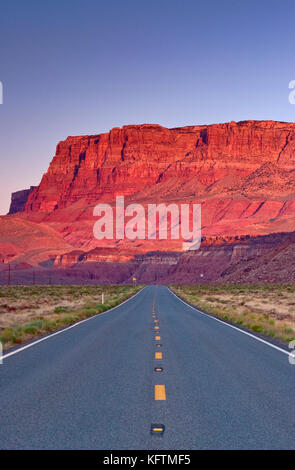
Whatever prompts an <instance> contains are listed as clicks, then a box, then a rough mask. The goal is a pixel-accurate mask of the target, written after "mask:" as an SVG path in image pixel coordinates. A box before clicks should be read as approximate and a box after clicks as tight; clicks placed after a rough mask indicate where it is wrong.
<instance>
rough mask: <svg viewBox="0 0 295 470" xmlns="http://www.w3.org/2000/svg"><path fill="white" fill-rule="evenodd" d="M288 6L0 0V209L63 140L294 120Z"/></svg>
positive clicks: (265, 0) (294, 69) (291, 6)
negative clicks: (124, 129) (129, 127)
mask: <svg viewBox="0 0 295 470" xmlns="http://www.w3.org/2000/svg"><path fill="white" fill-rule="evenodd" d="M294 13H295V3H294V2H293V1H289V0H283V1H282V0H280V1H279V0H275V1H274V0H256V1H252V0H247V1H245V2H242V1H239V0H235V1H234V0H218V1H215V0H206V1H199V0H182V1H178V0H169V1H166V0H157V1H155V0H149V1H140V0H137V1H133V0H132V1H129V0H124V1H114V0H113V1H112V0H109V1H100V0H83V1H82V0H51V1H47V0H26V1H23V0H17V1H15V0H2V1H0V81H1V82H2V83H3V87H4V103H3V104H2V105H0V137H1V140H0V158H1V173H0V174H1V177H0V214H1V213H2V214H3V213H5V212H7V210H8V206H9V200H10V193H11V192H12V191H16V190H18V189H23V188H26V187H28V186H30V185H31V184H32V185H34V184H38V183H39V181H40V179H41V176H42V174H43V173H44V172H45V171H46V170H47V167H48V165H49V162H50V160H51V158H52V156H53V155H54V153H55V147H56V144H57V142H58V141H59V140H62V139H64V138H66V137H67V136H68V135H80V134H93V133H100V132H104V131H108V130H109V129H111V128H112V127H115V126H122V125H125V124H134V123H158V124H161V125H163V126H167V127H175V126H182V125H192V124H205V123H208V124H210V123H216V122H226V121H231V120H236V121H238V120H244V119H274V120H282V121H295V106H294V105H291V104H290V103H289V101H288V95H289V90H288V84H289V82H290V81H291V80H292V79H295V66H294V39H295V32H294V31H295V29H294Z"/></svg>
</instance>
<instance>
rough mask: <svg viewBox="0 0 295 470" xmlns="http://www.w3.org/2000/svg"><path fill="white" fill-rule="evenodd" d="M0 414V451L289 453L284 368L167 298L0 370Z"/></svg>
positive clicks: (117, 312)
mask: <svg viewBox="0 0 295 470" xmlns="http://www.w3.org/2000/svg"><path fill="white" fill-rule="evenodd" d="M153 310H154V312H155V314H154V316H153V315H152V313H153ZM155 320H156V321H155ZM156 326H159V329H156V330H155V329H154V328H155V327H156ZM156 336H159V337H160V339H157V340H156V339H155V337H156ZM157 344H160V345H161V346H159V347H157V346H156V345H157ZM155 353H160V354H157V356H161V354H162V359H161V358H159V359H156V358H155ZM155 367H159V368H161V367H162V368H163V371H160V372H156V371H154V368H155ZM158 385H160V387H156V386H158ZM155 398H158V399H155ZM0 404H1V410H0V448H1V449H287V448H291V449H294V448H295V366H294V365H293V366H292V365H290V364H289V361H288V356H287V355H286V354H284V353H283V352H282V351H280V350H277V349H274V348H272V347H270V346H269V345H267V344H264V343H263V342H260V341H258V340H256V339H255V338H252V337H251V336H248V335H246V334H244V333H241V332H240V331H238V330H236V329H233V328H231V327H229V326H228V325H226V324H224V323H222V322H218V321H216V320H214V319H213V318H211V317H209V316H206V315H203V314H201V313H200V312H198V311H196V310H193V309H192V308H190V307H189V306H187V305H185V304H184V303H183V302H181V301H180V300H179V299H178V298H177V297H176V296H175V295H173V294H172V293H171V292H170V291H169V290H168V289H167V288H166V287H154V286H150V287H147V288H145V289H144V290H143V291H141V292H140V293H139V294H137V295H136V296H135V297H133V298H132V299H131V300H129V301H127V302H126V303H124V304H123V305H121V306H119V307H118V308H116V309H114V310H112V311H110V312H106V313H105V314H103V315H99V316H97V317H94V318H91V319H89V320H87V321H85V322H83V323H81V324H79V325H78V326H76V327H74V328H71V329H69V330H66V331H63V332H61V333H60V334H57V335H54V336H51V337H49V338H48V339H46V340H45V341H42V342H40V343H37V344H34V345H33V346H31V347H29V348H27V349H25V350H22V351H20V352H18V353H17V354H14V355H11V356H9V357H6V358H4V360H3V364H2V365H0ZM152 425H156V426H155V428H156V429H158V431H155V433H154V434H152V433H151V426H152ZM159 425H164V426H165V431H164V434H162V432H161V429H162V428H161V426H159Z"/></svg>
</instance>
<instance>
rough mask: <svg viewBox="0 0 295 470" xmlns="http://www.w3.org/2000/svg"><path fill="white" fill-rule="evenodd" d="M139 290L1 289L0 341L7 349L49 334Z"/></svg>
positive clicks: (105, 287)
mask: <svg viewBox="0 0 295 470" xmlns="http://www.w3.org/2000/svg"><path fill="white" fill-rule="evenodd" d="M139 289H140V286H128V285H127V286H93V285H91V286H9V287H8V286H7V287H3V286H2V287H0V341H1V342H2V345H3V348H4V349H8V348H10V347H11V346H14V345H17V344H20V343H23V342H26V341H29V340H30V339H32V338H34V337H37V336H42V335H45V334H48V333H51V332H53V331H55V330H58V329H59V328H62V327H64V326H66V325H69V324H72V323H75V322H77V321H79V320H82V319H84V318H87V317H91V316H92V315H97V314H99V313H102V312H104V311H106V310H108V309H110V308H112V307H115V306H116V305H119V304H120V303H121V302H123V301H124V300H126V299H128V298H129V297H130V296H132V295H133V294H135V293H136V292H137V291H138V290H139ZM102 293H103V294H104V303H103V304H102Z"/></svg>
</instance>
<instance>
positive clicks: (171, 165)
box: [0, 121, 295, 279]
mask: <svg viewBox="0 0 295 470" xmlns="http://www.w3.org/2000/svg"><path fill="white" fill-rule="evenodd" d="M294 170H295V123H283V122H273V121H243V122H238V123H236V122H230V123H225V124H216V125H209V126H206V125H201V126H187V127H181V128H173V129H167V128H164V127H162V126H159V125H154V124H153V125H150V124H144V125H130V126H123V127H122V128H114V129H112V130H111V131H110V132H108V133H104V134H97V135H89V136H78V137H68V138H67V139H66V140H64V141H62V142H60V143H59V144H58V145H57V148H56V154H55V156H54V158H53V160H52V162H51V163H50V166H49V169H48V171H47V172H46V174H45V175H44V176H43V178H42V180H41V182H40V184H39V186H38V187H36V188H35V189H34V190H33V191H32V192H31V193H30V194H29V196H28V200H27V202H26V204H25V209H24V211H22V212H19V213H17V214H15V215H10V216H9V218H10V221H9V224H8V222H7V219H5V220H3V221H2V222H3V224H4V225H5V226H6V227H11V231H10V233H8V231H7V230H6V231H5V236H4V234H2V238H1V237H0V238H1V240H2V245H1V240H0V251H1V253H3V254H4V255H5V256H6V254H9V253H14V259H15V260H20V261H25V262H28V263H33V264H34V263H36V262H39V261H42V262H47V261H48V260H49V261H52V262H53V260H55V261H54V262H55V266H56V267H59V268H61V269H67V268H69V267H70V266H73V265H75V270H77V269H84V268H85V267H86V266H87V269H89V270H93V269H98V270H99V272H100V270H101V269H102V266H103V265H104V266H105V267H106V268H105V269H107V270H108V273H110V272H111V270H112V268H111V264H112V263H118V269H119V268H120V266H122V262H125V263H127V264H128V263H132V267H131V268H130V272H131V271H132V272H133V270H134V269H135V266H137V263H138V259H139V258H137V256H140V255H142V254H146V253H148V252H168V251H174V252H176V253H178V252H180V251H181V250H182V241H178V240H158V239H157V240H128V239H126V238H125V239H123V240H119V241H118V240H115V239H114V240H97V239H95V238H94V236H93V225H94V222H95V220H96V219H95V218H94V217H93V208H94V206H95V205H96V204H97V203H98V202H108V203H110V204H111V205H113V204H114V200H115V197H116V196H117V195H125V199H126V204H130V203H133V202H137V203H140V204H142V205H143V207H144V209H145V210H146V208H147V205H148V204H150V203H159V202H164V203H167V204H168V203H171V202H176V203H178V204H181V203H200V204H201V205H202V236H203V241H202V249H201V250H199V252H197V253H196V254H195V255H191V254H190V255H186V254H184V255H183V257H182V258H181V260H179V261H178V262H177V266H178V267H177V271H175V276H176V277H177V276H180V277H182V276H183V277H184V276H185V272H186V269H187V270H188V272H189V270H191V272H192V273H193V272H196V273H197V274H196V276H199V275H200V274H205V275H206V276H207V274H206V273H207V269H208V276H209V271H210V270H211V272H212V271H214V270H217V271H218V273H217V274H216V275H215V274H214V276H213V277H214V279H215V278H216V276H217V277H218V276H219V275H221V274H222V272H223V271H224V270H225V269H226V268H227V267H228V266H229V265H228V262H230V263H232V262H233V261H234V260H236V261H237V262H238V260H240V259H241V256H244V254H245V253H246V252H247V248H245V246H246V245H247V243H248V242H249V243H250V245H249V246H252V245H251V240H252V239H253V240H257V237H259V236H265V235H268V234H272V233H280V232H292V231H294V230H295V222H294V221H295V171H294ZM13 226H16V228H15V229H13ZM38 227H40V229H42V230H41V231H40V233H39V229H38ZM20 228H22V229H23V230H25V231H26V230H31V231H32V230H33V231H34V234H36V235H35V238H36V240H37V241H36V242H35V244H34V247H33V246H32V244H30V242H26V243H24V239H26V240H27V239H29V238H30V233H29V232H28V233H27V234H26V232H25V234H26V235H25V236H23V233H22V237H21V238H20V237H19V236H18V231H19V229H20ZM37 234H38V236H37ZM16 235H17V236H16ZM57 240H59V242H58V243H57ZM244 242H245V243H244ZM12 245H13V246H12ZM211 245H212V246H214V248H212V250H213V251H210V246H211ZM55 246H56V247H58V249H55ZM63 246H64V247H65V249H63ZM205 246H207V248H206V250H207V251H206V250H205ZM110 249H111V250H112V251H110ZM249 249H250V248H249ZM251 249H252V248H251ZM104 250H106V251H104ZM218 250H219V254H218V255H217V254H216V253H217V251H218ZM213 254H214V256H215V255H216V256H217V257H218V256H219V257H220V258H218V260H217V261H218V262H217V264H214V262H212V260H211V265H210V262H208V263H207V261H206V260H207V259H208V260H210V257H211V255H212V256H213ZM157 256H158V255H157ZM177 256H178V255H177ZM186 256H188V257H186ZM214 256H213V258H212V259H215V258H214ZM150 259H151V258H146V260H145V261H143V262H142V263H139V264H140V265H141V269H145V267H144V266H148V265H149V266H150V267H151V266H155V265H157V266H158V270H159V269H160V265H161V266H162V265H164V264H166V265H167V262H166V261H165V262H164V261H163V262H162V261H161V262H160V258H159V256H158V257H157V263H156V262H155V259H154V261H153V262H151V261H150ZM193 259H194V260H196V264H195V265H194V266H193V264H191V263H192V260H193ZM32 260H33V261H32ZM147 260H148V261H147ZM90 261H91V263H90ZM97 263H100V267H99V268H98V266H96V268H95V264H97ZM134 263H135V264H134ZM181 263H182V264H181ZM168 264H169V263H168ZM90 265H91V268H90ZM181 266H183V274H179V273H180V272H181V269H182V268H181ZM217 266H218V269H217ZM199 267H200V268H202V271H204V272H201V273H199ZM85 269H86V268H85ZM149 269H154V268H149ZM161 269H162V267H161ZM165 269H166V268H165ZM165 269H164V270H163V279H164V278H165V275H166V274H165V275H164V272H165ZM167 269H168V270H169V273H170V272H172V271H173V269H175V265H174V264H173V263H172V265H170V264H169V268H167ZM171 270H172V271H171ZM119 271H120V270H119ZM128 272H129V271H128ZM150 272H151V271H150ZM177 272H178V274H176V273H177ZM102 274H103V272H102ZM125 274H126V273H125ZM192 275H193V274H192ZM146 276H148V274H146ZM157 276H158V275H157V274H156V273H155V277H156V278H157ZM204 277H205V276H204ZM211 277H212V276H211ZM117 278H120V275H119V272H118V273H116V279H117ZM151 278H153V275H151Z"/></svg>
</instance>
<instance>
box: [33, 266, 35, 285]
mask: <svg viewBox="0 0 295 470" xmlns="http://www.w3.org/2000/svg"><path fill="white" fill-rule="evenodd" d="M34 285H35V271H34V269H33V286H34Z"/></svg>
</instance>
